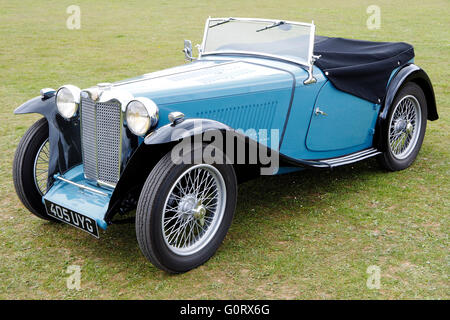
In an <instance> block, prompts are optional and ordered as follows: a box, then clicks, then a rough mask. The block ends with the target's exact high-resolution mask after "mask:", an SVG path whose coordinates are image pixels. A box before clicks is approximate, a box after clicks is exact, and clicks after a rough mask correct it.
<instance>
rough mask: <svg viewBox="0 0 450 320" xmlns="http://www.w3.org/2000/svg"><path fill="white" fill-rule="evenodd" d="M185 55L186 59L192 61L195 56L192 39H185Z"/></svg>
mask: <svg viewBox="0 0 450 320" xmlns="http://www.w3.org/2000/svg"><path fill="white" fill-rule="evenodd" d="M183 52H184V57H185V59H186V61H192V60H194V59H195V58H194V57H193V56H192V42H191V40H184V49H183Z"/></svg>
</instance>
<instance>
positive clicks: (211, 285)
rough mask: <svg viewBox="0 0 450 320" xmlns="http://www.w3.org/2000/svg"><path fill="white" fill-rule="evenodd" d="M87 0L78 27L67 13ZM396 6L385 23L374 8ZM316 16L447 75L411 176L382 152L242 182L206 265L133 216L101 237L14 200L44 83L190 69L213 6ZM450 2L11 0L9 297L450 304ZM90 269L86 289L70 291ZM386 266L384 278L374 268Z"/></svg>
mask: <svg viewBox="0 0 450 320" xmlns="http://www.w3.org/2000/svg"><path fill="white" fill-rule="evenodd" d="M71 4H78V5H80V6H81V10H82V13H81V14H82V22H81V23H82V25H81V30H68V29H67V28H66V24H65V21H66V18H67V17H68V14H66V7H67V6H68V5H71ZM370 4H377V5H379V6H380V7H381V29H379V30H375V31H371V30H368V29H367V28H366V24H365V21H366V19H367V17H368V15H367V14H366V8H367V6H368V5H370ZM209 15H211V16H253V17H267V18H283V19H289V20H298V21H310V20H313V19H314V21H315V23H316V24H317V29H318V33H319V34H322V35H331V36H343V37H352V38H359V39H367V40H378V41H389V40H390V41H406V42H409V43H411V44H413V45H414V46H415V51H416V63H417V64H418V65H420V66H422V67H423V68H424V69H425V70H426V71H427V72H428V74H429V76H430V78H431V80H432V81H433V84H434V89H435V92H436V98H437V104H438V108H439V114H440V120H439V121H436V122H429V123H428V128H427V134H426V137H425V141H424V145H423V147H422V151H421V152H420V154H419V157H418V159H417V161H416V162H415V163H414V165H413V166H412V167H411V168H409V169H408V170H404V171H401V172H396V173H388V172H385V171H383V170H381V169H379V167H378V166H377V164H376V162H375V161H373V160H369V161H366V162H363V163H359V164H356V165H353V166H349V167H344V168H339V169H337V170H334V171H333V172H303V173H296V174H289V175H285V176H278V177H263V178H260V179H257V180H254V181H251V182H249V183H246V184H244V185H241V186H240V190H239V199H238V206H237V211H236V215H235V220H234V222H233V225H232V227H231V229H230V231H229V233H228V235H227V238H226V239H225V241H224V243H223V245H222V246H221V247H220V249H219V251H218V252H217V254H216V255H215V256H214V257H213V258H212V259H211V260H210V261H209V262H208V263H207V264H205V265H204V266H202V267H200V268H198V269H196V270H193V271H191V272H189V273H186V274H183V275H177V276H171V275H168V274H165V273H164V272H162V271H159V270H158V269H156V268H155V267H153V266H152V265H151V264H150V263H149V262H147V261H146V260H145V258H144V257H143V256H142V254H141V253H140V251H139V248H138V246H137V242H136V239H135V231H134V225H132V224H130V225H115V226H111V227H110V228H109V229H108V230H107V231H106V232H102V233H101V239H100V240H95V239H93V238H92V237H90V236H89V235H87V234H85V233H83V232H81V231H79V230H77V229H75V228H71V227H69V226H66V225H60V224H52V223H47V222H44V221H41V220H39V219H37V218H35V217H34V216H32V215H31V214H30V213H29V212H27V210H26V209H25V208H24V207H23V206H22V204H21V203H20V202H19V200H18V198H17V197H16V195H15V192H14V187H13V183H12V177H11V167H12V159H13V154H14V150H15V148H16V145H17V143H18V142H19V139H20V137H21V136H22V135H23V133H24V132H25V130H26V129H27V128H28V127H29V126H30V125H31V124H32V123H33V122H34V121H35V120H37V119H38V118H39V116H37V115H26V116H14V115H13V114H12V112H13V110H14V108H16V107H17V106H18V105H20V104H21V103H22V102H24V101H26V100H27V99H29V98H32V97H34V96H36V95H37V94H38V92H39V89H40V88H43V87H54V88H57V87H58V86H60V85H61V84H66V83H73V84H76V85H78V86H79V87H88V86H90V85H93V84H96V83H98V82H106V81H115V80H120V79H123V78H127V77H132V76H135V75H139V74H143V73H147V72H150V71H155V70H159V69H163V68H166V67H170V66H175V65H179V64H182V63H183V55H182V53H181V49H182V45H183V39H192V40H193V42H194V44H195V43H198V42H199V41H200V39H201V36H202V30H203V25H204V21H205V19H206V18H207V17H208V16H209ZM449 29H450V3H449V1H448V0H434V1H418V0H417V1H416V0H414V1H413V0H401V1H386V0H383V1H381V0H378V1H375V2H374V1H350V0H347V1H320V2H311V1H300V0H286V1H283V2H282V3H280V2H278V1H275V0H270V1H269V0H263V1H258V2H257V5H256V2H255V1H242V0H239V1H238V0H228V1H197V0H190V1H168V0H167V1H159V2H156V1H152V2H149V1H127V2H125V1H120V2H119V1H95V2H94V1H85V0H78V1H76V2H75V1H72V0H70V1H67V0H64V1H39V3H38V4H37V3H36V2H35V1H7V0H0V42H1V45H0V101H1V105H0V114H1V122H0V139H1V140H0V194H1V197H0V205H1V211H0V298H5V299H21V298H31V299H50V298H58V299H59V298H63V299H72V298H87V299H95V298H99V299H107V298H121V299H128V298H137V299H140V298H150V299H168V298H175V299H177V298H187V299H190V298H201V299H211V298H220V299H222V298H231V299H239V298H250V299H253V298H281V299H291V298H300V299H304V298H312V299H324V298H326V299H328V298H331V299H333V298H336V299H347V298H348V299H358V298H368V299H406V298H412V299H416V298H425V299H439V298H441V299H449V298H450V286H449V279H448V275H449V262H450V261H449V239H448V235H449V229H450V228H449V211H450V200H449V192H450V183H449V170H450V166H449V155H450V151H449V149H450V143H449V138H450V137H449V129H450V119H449V116H450V110H449V106H450V95H449V80H448V79H449V78H450V72H449V64H448V63H449V61H450V54H449V53H450V42H449V40H450V36H449V31H448V30H449ZM71 264H78V265H80V266H81V267H82V279H81V287H82V289H81V290H80V291H74V290H68V289H67V288H66V277H67V274H66V273H65V271H66V268H67V266H68V265H71ZM370 265H377V266H379V267H380V268H381V288H380V289H379V290H369V289H368V288H367V287H366V280H367V276H368V275H367V274H366V269H367V267H368V266H370Z"/></svg>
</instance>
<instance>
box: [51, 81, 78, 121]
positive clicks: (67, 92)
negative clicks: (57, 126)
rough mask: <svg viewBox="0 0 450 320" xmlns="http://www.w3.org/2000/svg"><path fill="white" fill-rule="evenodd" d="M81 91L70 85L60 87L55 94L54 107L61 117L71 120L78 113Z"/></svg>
mask: <svg viewBox="0 0 450 320" xmlns="http://www.w3.org/2000/svg"><path fill="white" fill-rule="evenodd" d="M80 93H81V90H80V89H79V88H77V87H75V86H72V85H70V84H69V85H66V86H62V87H61V88H59V89H58V92H57V93H56V107H57V108H58V112H59V114H60V115H61V116H63V117H64V118H66V119H70V118H72V117H73V116H74V115H75V114H76V113H77V111H78V105H79V103H80Z"/></svg>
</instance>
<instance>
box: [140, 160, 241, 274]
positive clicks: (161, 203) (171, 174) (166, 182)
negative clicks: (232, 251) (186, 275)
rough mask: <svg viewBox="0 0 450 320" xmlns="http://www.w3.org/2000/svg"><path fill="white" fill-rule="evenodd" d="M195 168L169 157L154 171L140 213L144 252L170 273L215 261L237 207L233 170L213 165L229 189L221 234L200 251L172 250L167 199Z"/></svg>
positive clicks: (215, 234) (218, 233)
mask: <svg viewBox="0 0 450 320" xmlns="http://www.w3.org/2000/svg"><path fill="white" fill-rule="evenodd" d="M193 166H194V165H193V164H178V165H177V164H174V163H173V161H172V160H171V153H170V152H169V153H168V154H167V155H165V156H164V157H163V158H162V159H161V160H160V161H159V162H158V163H157V164H156V166H155V167H154V168H153V170H152V171H151V172H150V174H149V176H148V178H147V180H146V182H145V184H144V187H143V189H142V192H141V195H140V198H139V202H138V206H137V210H136V236H137V240H138V243H139V247H140V249H141V251H142V253H143V254H144V255H145V257H146V258H147V259H148V260H150V262H152V263H153V265H155V266H156V267H158V268H160V269H162V270H164V271H167V272H169V273H182V272H186V271H189V270H191V269H193V268H196V267H198V266H200V265H202V264H203V263H205V262H206V261H207V260H208V259H209V258H211V257H212V256H213V255H214V253H215V252H216V251H217V249H218V248H219V246H220V244H221V243H222V241H223V239H224V238H225V235H226V233H227V232H228V229H229V227H230V225H231V222H232V220H233V215H234V211H235V208H236V198H237V183H236V175H235V172H234V169H233V167H232V166H231V165H213V167H214V168H215V169H217V171H218V172H219V173H220V175H221V176H222V178H223V181H224V185H225V186H226V188H225V189H226V201H225V203H224V208H225V209H224V211H222V212H223V215H222V219H221V222H220V224H217V225H218V227H217V229H216V230H217V231H216V232H215V233H214V234H213V236H212V237H210V239H209V240H208V241H209V242H207V244H206V245H205V246H204V247H202V248H201V249H199V251H198V252H195V253H193V254H189V255H180V254H177V253H175V252H174V251H173V250H171V249H170V248H169V246H168V244H167V243H166V240H164V235H163V231H162V219H163V211H164V208H165V203H166V198H168V195H169V192H170V191H171V189H172V186H174V185H175V183H176V181H177V179H178V178H179V177H181V176H183V174H185V173H186V171H187V170H189V169H191V170H193V168H194V167H193ZM178 204H179V203H178ZM202 225H203V224H202Z"/></svg>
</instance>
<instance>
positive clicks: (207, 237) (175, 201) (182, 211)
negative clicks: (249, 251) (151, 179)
mask: <svg viewBox="0 0 450 320" xmlns="http://www.w3.org/2000/svg"><path fill="white" fill-rule="evenodd" d="M225 204H226V187H225V181H224V179H223V177H222V175H221V173H220V172H219V171H218V170H217V169H216V168H215V167H214V166H212V165H208V164H199V165H195V166H192V167H190V168H189V169H187V170H186V171H184V172H183V173H182V174H181V175H180V176H179V177H178V179H177V180H176V181H175V183H174V184H173V185H172V187H171V189H170V191H169V194H168V196H167V198H166V201H165V205H164V212H163V214H162V233H163V237H164V241H165V243H166V245H167V246H168V247H169V249H170V250H171V251H172V252H173V253H175V254H178V255H191V254H194V253H196V252H198V251H199V250H201V249H202V248H203V247H205V246H206V245H207V244H208V243H209V242H210V241H211V239H212V238H213V237H214V235H215V233H216V232H217V229H218V228H219V226H220V223H221V221H222V218H223V215H224V212H225Z"/></svg>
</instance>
